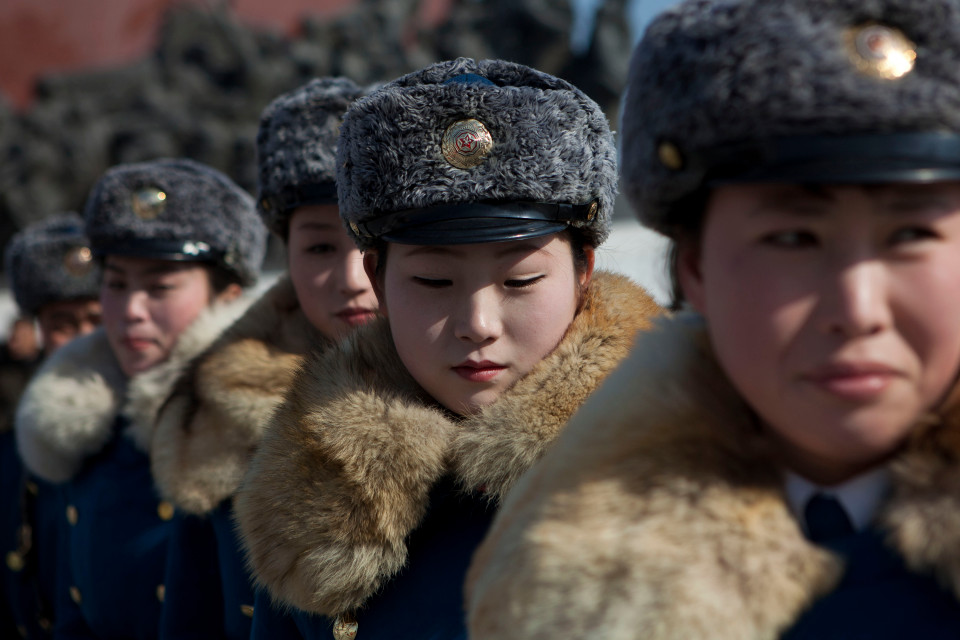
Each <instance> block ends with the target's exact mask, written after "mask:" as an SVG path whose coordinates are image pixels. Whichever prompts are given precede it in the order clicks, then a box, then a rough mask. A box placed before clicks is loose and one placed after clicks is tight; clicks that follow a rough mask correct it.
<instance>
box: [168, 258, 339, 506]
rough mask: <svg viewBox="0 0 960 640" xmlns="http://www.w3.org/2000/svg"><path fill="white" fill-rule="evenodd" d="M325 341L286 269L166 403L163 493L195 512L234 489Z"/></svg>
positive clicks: (192, 367) (196, 362)
mask: <svg viewBox="0 0 960 640" xmlns="http://www.w3.org/2000/svg"><path fill="white" fill-rule="evenodd" d="M325 344H327V340H326V339H325V338H324V337H323V336H322V335H321V334H320V333H319V332H318V331H317V330H316V329H314V328H313V325H311V324H310V322H309V321H308V320H307V318H306V316H305V315H304V314H303V311H302V309H301V308H300V304H299V302H298V301H297V296H296V292H295V291H294V289H293V285H292V284H291V282H290V279H289V278H288V277H286V276H284V277H283V278H281V279H280V280H279V281H278V282H277V283H276V284H275V285H274V286H273V287H272V288H271V289H270V290H269V291H267V293H265V294H264V295H263V296H262V297H261V298H260V300H258V301H257V302H256V303H255V304H254V305H253V306H251V307H250V309H248V310H247V312H246V314H244V316H243V317H242V318H240V319H239V320H238V321H237V322H236V323H234V324H233V326H231V327H230V328H229V329H227V330H226V331H225V332H224V333H223V334H222V335H221V336H220V337H219V338H218V339H217V341H216V342H214V343H213V344H212V345H210V347H209V348H208V349H207V350H206V351H205V352H203V353H202V354H201V355H200V356H198V357H197V358H195V359H194V361H193V362H192V363H191V365H190V367H189V368H188V369H187V371H186V372H185V373H184V375H183V377H182V378H181V379H180V380H179V381H178V383H177V384H176V387H175V388H174V391H173V393H172V394H171V395H170V397H169V398H168V399H167V401H166V403H165V404H164V406H163V407H161V409H160V412H159V414H158V417H157V421H156V428H155V430H154V434H153V446H152V447H151V451H150V457H151V466H152V470H153V476H154V480H155V481H156V484H157V487H158V489H159V490H160V493H161V495H163V497H164V498H166V499H167V500H170V501H171V502H172V503H173V504H174V505H176V507H177V508H178V509H180V510H182V511H185V512H187V513H195V514H202V513H207V512H209V511H211V510H212V509H215V508H216V507H217V505H219V504H220V502H221V501H223V500H224V499H226V498H228V497H230V496H231V495H233V493H234V492H235V491H236V489H237V487H238V486H239V484H240V480H241V479H242V478H243V473H244V472H245V471H246V468H247V464H248V462H249V459H250V456H251V455H252V453H253V451H254V449H256V447H257V443H258V442H259V441H260V437H261V435H262V433H263V431H264V429H265V427H266V425H267V423H268V421H269V419H270V416H271V415H272V414H273V411H274V409H275V408H276V407H277V405H279V404H280V402H281V401H282V400H283V395H284V393H285V392H286V390H287V389H288V388H289V387H290V385H291V384H292V382H293V378H294V375H295V374H296V372H297V370H298V369H299V368H300V365H301V362H302V361H303V356H304V354H306V353H307V352H309V351H310V350H311V349H317V348H321V347H322V346H324V345H325Z"/></svg>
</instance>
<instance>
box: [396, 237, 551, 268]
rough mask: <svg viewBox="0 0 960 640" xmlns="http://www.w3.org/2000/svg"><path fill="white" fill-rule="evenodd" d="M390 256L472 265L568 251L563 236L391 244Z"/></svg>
mask: <svg viewBox="0 0 960 640" xmlns="http://www.w3.org/2000/svg"><path fill="white" fill-rule="evenodd" d="M389 246H390V252H391V253H393V254H395V255H396V256H397V257H398V258H400V259H404V258H408V259H415V258H416V259H424V260H429V259H437V260H450V261H458V260H459V261H465V262H472V261H477V260H522V259H524V258H525V257H527V256H532V255H543V256H553V255H557V254H558V253H559V252H561V251H564V250H565V251H569V249H568V246H569V242H568V241H567V240H566V238H565V237H564V236H563V235H562V234H553V235H550V236H543V237H540V238H530V239H525V240H518V241H514V242H483V243H476V244H457V245H411V244H399V243H391V244H390V245H389Z"/></svg>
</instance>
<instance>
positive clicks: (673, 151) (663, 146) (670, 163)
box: [657, 142, 683, 171]
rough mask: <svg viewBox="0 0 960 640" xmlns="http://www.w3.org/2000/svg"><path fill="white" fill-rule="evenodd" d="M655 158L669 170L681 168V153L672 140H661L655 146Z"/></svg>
mask: <svg viewBox="0 0 960 640" xmlns="http://www.w3.org/2000/svg"><path fill="white" fill-rule="evenodd" d="M657 158H658V159H659V160H660V164H662V165H663V166H665V167H666V168H667V169H670V170H671V171H680V169H683V154H682V153H680V149H679V148H678V147H677V145H675V144H673V143H672V142H661V143H660V145H659V146H658V147H657Z"/></svg>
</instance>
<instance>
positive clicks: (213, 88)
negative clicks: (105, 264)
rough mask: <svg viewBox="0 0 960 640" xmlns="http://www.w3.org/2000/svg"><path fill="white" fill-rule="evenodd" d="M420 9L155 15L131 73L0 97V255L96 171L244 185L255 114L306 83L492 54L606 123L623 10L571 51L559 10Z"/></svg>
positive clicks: (517, 4) (470, 1)
mask: <svg viewBox="0 0 960 640" xmlns="http://www.w3.org/2000/svg"><path fill="white" fill-rule="evenodd" d="M423 3H424V0H359V2H357V3H356V4H355V5H354V6H353V8H352V9H351V10H350V11H348V12H347V13H344V14H341V15H338V16H336V17H334V18H329V19H323V20H321V19H319V18H306V19H304V21H303V22H302V24H301V28H300V29H299V34H298V35H297V36H295V37H285V36H282V35H280V34H277V33H272V32H267V31H262V30H258V29H256V28H252V27H249V26H247V25H245V24H242V23H241V22H239V21H238V20H237V19H236V17H235V16H233V15H232V14H230V13H229V12H228V10H227V9H225V8H224V5H223V4H222V3H218V4H217V6H218V7H219V8H216V9H202V8H198V7H196V6H190V5H186V4H185V5H181V6H179V7H176V8H174V9H172V10H171V11H170V12H169V13H168V14H167V15H166V17H165V21H164V24H163V25H162V28H161V30H160V34H159V38H158V44H157V46H156V49H155V51H154V52H153V54H152V55H150V56H148V57H147V58H145V59H143V60H140V61H137V62H135V63H133V64H131V65H129V66H125V67H121V68H114V69H103V70H96V71H87V72H82V73H70V74H60V75H52V76H48V77H45V78H43V79H42V80H41V81H40V82H39V83H38V86H37V98H36V100H35V102H34V105H33V107H32V108H31V109H30V110H29V111H28V112H25V113H21V114H16V113H14V112H13V111H12V110H11V108H10V107H9V106H8V105H7V104H6V102H5V101H3V100H2V99H0V245H2V244H3V243H5V242H6V241H7V239H8V238H9V237H10V236H11V235H12V234H13V233H14V232H16V231H17V230H18V229H21V228H23V227H24V226H26V225H28V224H30V223H31V222H34V221H35V220H37V219H38V218H41V217H44V216H46V215H48V214H50V213H53V212H56V211H65V210H71V209H79V208H80V207H82V205H83V202H84V200H85V199H86V197H87V195H88V192H89V190H90V188H91V187H92V185H93V184H94V182H96V180H97V179H98V178H99V177H100V176H101V175H102V174H103V172H104V171H106V169H107V168H109V167H111V166H113V165H115V164H119V163H129V162H140V161H144V160H152V159H155V158H160V157H180V156H182V157H188V158H192V159H194V160H197V161H199V162H203V163H205V164H208V165H210V166H212V167H214V168H216V169H219V170H220V171H222V172H224V173H226V174H227V175H228V176H230V177H231V178H232V179H233V180H234V181H236V182H237V183H238V184H239V185H241V186H242V187H244V188H245V189H247V190H249V191H254V190H255V188H256V165H255V141H256V134H257V125H258V119H259V116H260V113H261V111H262V110H263V109H264V107H266V105H267V104H269V103H270V101H271V100H273V99H274V98H276V97H277V96H278V95H280V94H281V93H284V92H286V91H290V90H292V89H294V88H296V87H298V86H300V85H302V84H304V83H305V82H307V81H308V80H310V79H311V78H314V77H318V76H338V75H340V76H346V77H349V78H351V79H353V80H354V81H356V82H357V83H359V84H369V83H373V82H385V81H389V80H392V79H394V78H397V77H399V76H401V75H403V74H406V73H409V72H410V71H413V70H415V69H419V68H422V67H424V66H426V65H428V64H430V63H431V62H434V61H439V60H446V59H452V58H456V57H458V56H469V57H474V58H502V59H508V60H513V61H516V62H520V63H523V64H526V65H528V66H532V67H535V68H537V69H539V70H541V71H545V72H547V73H550V74H552V75H556V76H559V77H562V78H564V79H565V80H568V81H570V82H572V83H573V84H574V85H576V86H577V87H579V88H581V89H582V90H584V91H585V92H586V93H587V94H588V95H590V96H591V97H592V98H594V99H595V100H596V101H597V102H598V103H599V104H600V105H601V106H602V107H603V108H604V110H605V111H606V113H607V115H608V117H609V118H610V119H611V121H613V120H615V115H616V109H617V106H618V105H617V99H618V96H619V94H620V92H621V90H622V88H623V84H624V79H625V76H626V64H627V62H628V60H629V54H630V49H631V47H630V44H631V43H630V38H629V33H628V27H627V21H626V18H625V17H624V5H625V0H607V2H605V3H604V5H603V7H602V8H601V10H600V11H599V12H598V15H597V24H596V27H595V33H594V37H593V40H592V45H591V48H590V49H589V50H588V51H587V52H586V53H585V54H584V55H581V56H575V55H574V54H573V53H572V52H571V50H570V44H569V43H570V31H571V28H572V25H573V15H572V11H571V8H570V2H569V0H483V1H479V0H453V2H452V6H451V9H450V11H449V14H448V16H447V18H446V19H445V20H444V22H443V23H442V24H440V25H439V26H437V27H431V28H429V29H425V28H422V27H420V26H418V25H420V24H421V23H422V20H421V19H420V12H421V11H422V5H423Z"/></svg>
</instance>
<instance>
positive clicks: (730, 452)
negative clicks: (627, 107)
mask: <svg viewBox="0 0 960 640" xmlns="http://www.w3.org/2000/svg"><path fill="white" fill-rule="evenodd" d="M956 394H957V391H956V390H955V393H954V396H952V397H951V398H950V399H948V401H947V403H946V404H945V405H944V407H943V408H942V410H941V411H940V413H939V415H938V416H937V417H936V419H934V420H930V421H927V422H925V423H924V424H918V425H917V427H916V431H915V434H914V436H913V437H912V438H911V440H910V441H909V443H908V445H907V447H906V449H905V450H904V451H902V452H901V453H900V454H898V456H897V457H896V458H895V459H894V460H893V461H892V462H891V466H890V472H891V477H892V485H893V486H892V491H891V493H890V495H889V496H888V498H887V499H886V500H885V503H884V504H883V505H882V507H881V509H880V511H879V513H878V514H877V516H876V518H875V522H874V525H873V528H872V529H869V530H867V531H863V532H860V533H857V534H854V535H851V536H848V537H846V538H841V539H839V540H836V541H834V542H831V543H830V546H821V545H817V544H814V543H812V542H810V541H808V540H807V539H806V537H805V536H804V534H803V532H802V530H801V527H800V525H799V524H798V522H797V521H796V519H795V518H794V516H793V515H792V513H791V511H790V509H789V507H788V505H787V501H786V495H785V491H784V479H783V474H782V472H781V470H780V469H779V468H778V467H777V465H776V464H775V462H774V460H775V458H774V455H773V449H772V447H771V442H770V440H769V436H768V435H767V434H766V433H765V432H764V430H762V429H761V428H760V427H759V426H758V422H757V420H756V419H755V418H754V416H753V414H752V413H751V412H750V410H749V409H748V408H747V406H746V404H745V403H744V402H743V400H742V399H741V397H740V396H739V394H738V393H737V392H736V390H735V389H734V388H733V386H732V385H731V384H730V383H729V381H728V380H727V378H726V376H725V375H724V374H723V372H722V371H721V370H720V368H719V366H718V364H717V362H716V360H715V358H714V356H713V351H712V348H711V345H710V342H709V339H708V337H707V334H706V331H705V327H704V325H703V321H702V319H700V318H699V317H698V316H695V315H693V314H690V315H687V314H684V315H681V316H677V317H675V318H671V319H668V320H664V321H663V322H661V323H659V325H658V326H657V327H656V328H655V329H653V330H651V331H649V332H646V333H644V334H643V335H642V336H641V337H640V338H639V339H638V340H637V344H636V346H635V348H634V350H633V353H632V354H631V355H630V357H629V358H627V359H626V360H625V361H624V363H623V365H622V366H621V367H620V368H619V369H618V370H617V372H616V373H615V374H614V375H612V376H611V377H610V379H609V380H608V382H607V384H606V385H604V387H603V389H601V390H600V391H599V392H598V393H597V394H595V395H594V396H593V398H591V399H590V401H589V402H588V403H587V404H586V405H585V406H584V407H583V409H582V410H581V412H580V413H579V414H578V415H577V418H576V419H575V420H574V421H572V422H571V424H570V427H569V429H568V430H567V432H565V433H564V436H563V437H562V438H561V439H560V441H559V442H558V443H557V444H556V446H555V447H554V448H553V449H552V450H551V452H550V454H549V455H547V456H546V457H545V458H544V460H543V461H542V462H541V464H540V465H538V466H537V468H536V470H534V472H532V473H531V474H529V475H528V476H527V477H526V478H525V479H524V482H523V483H522V485H521V486H518V487H517V488H516V490H515V492H514V494H513V495H512V496H511V499H510V500H508V502H507V504H505V505H504V507H503V509H502V511H501V513H500V514H499V515H498V517H497V520H496V522H495V523H494V526H493V528H492V529H491V532H490V535H489V537H488V538H487V539H486V540H485V541H484V543H483V545H481V547H480V549H479V550H478V552H477V555H476V556H475V558H474V562H473V566H472V567H471V570H470V578H469V580H468V607H469V615H470V637H471V638H475V639H476V640H488V639H490V640H492V639H494V638H496V640H510V639H517V640H519V639H520V638H523V639H524V640H537V639H545V638H558V637H570V638H581V637H598V638H604V639H605V640H633V639H634V638H644V639H645V640H667V639H673V638H684V639H685V640H700V639H703V640H706V639H707V638H709V639H710V640H741V639H743V638H768V639H771V640H772V639H774V638H781V637H782V638H789V639H790V640H799V639H803V640H806V639H812V638H817V639H818V640H822V639H837V640H839V639H841V638H843V639H851V638H871V639H879V640H883V639H886V638H890V639H894V638H897V639H899V638H938V639H939V638H948V637H950V638H955V637H960V601H958V600H957V595H956V594H957V593H958V592H960V572H958V571H957V569H956V568H957V567H958V566H960V524H958V523H960V492H958V491H957V490H956V487H957V486H960V485H958V484H957V483H958V482H960V463H958V461H960V448H958V444H957V443H960V438H958V435H960V431H958V430H960V410H958V409H960V404H957V401H956ZM533 612H535V615H534V614H533Z"/></svg>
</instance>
